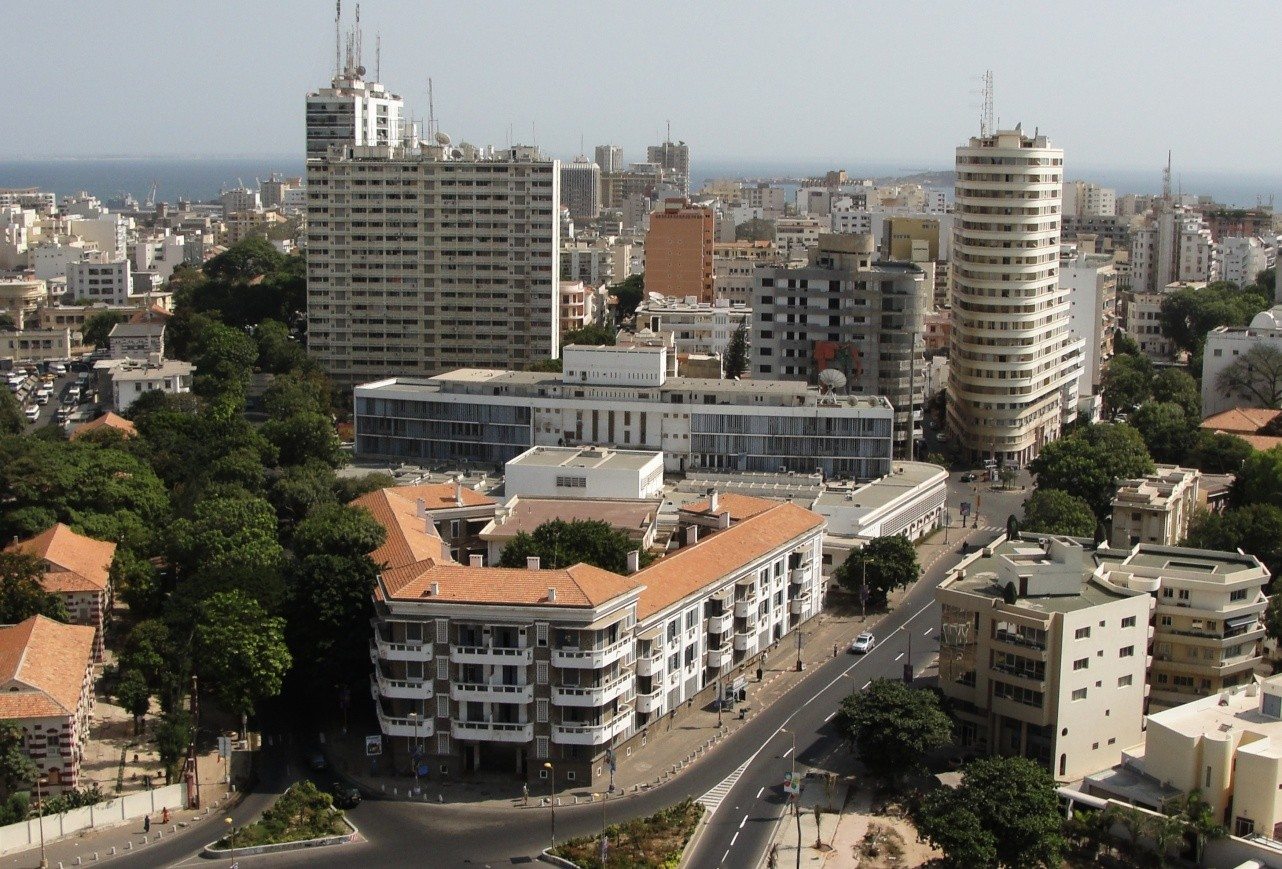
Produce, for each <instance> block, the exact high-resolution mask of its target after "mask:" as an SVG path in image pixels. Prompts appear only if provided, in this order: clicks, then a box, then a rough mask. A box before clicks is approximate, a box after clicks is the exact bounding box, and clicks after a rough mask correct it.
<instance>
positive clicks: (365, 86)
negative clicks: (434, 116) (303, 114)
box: [307, 13, 403, 159]
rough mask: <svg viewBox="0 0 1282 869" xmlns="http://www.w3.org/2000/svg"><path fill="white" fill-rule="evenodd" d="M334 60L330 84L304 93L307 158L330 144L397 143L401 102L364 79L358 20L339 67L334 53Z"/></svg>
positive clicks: (398, 98) (380, 87)
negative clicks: (305, 94)
mask: <svg viewBox="0 0 1282 869" xmlns="http://www.w3.org/2000/svg"><path fill="white" fill-rule="evenodd" d="M358 18H359V13H358ZM335 23H336V24H337V22H335ZM334 61H335V69H334V78H333V80H332V81H331V82H330V86H329V87H327V88H321V89H320V90H318V91H314V92H312V93H309V94H308V95H307V157H308V158H309V159H310V158H312V157H322V156H324V155H325V152H326V150H327V149H328V148H329V146H330V145H394V144H397V143H398V142H399V141H400V138H401V109H402V107H403V101H402V100H401V98H400V97H399V96H397V95H396V94H394V93H390V92H389V91H388V90H387V89H386V88H384V87H383V86H382V85H381V84H379V83H378V82H376V81H366V80H365V67H363V66H361V55H360V31H359V22H358V24H357V28H356V29H353V31H352V33H351V34H350V35H349V37H348V40H347V52H346V60H345V62H344V63H343V65H342V68H338V57H337V56H335V58H334Z"/></svg>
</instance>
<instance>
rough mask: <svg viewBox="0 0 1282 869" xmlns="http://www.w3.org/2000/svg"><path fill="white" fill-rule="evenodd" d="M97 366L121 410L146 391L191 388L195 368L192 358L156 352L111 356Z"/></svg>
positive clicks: (177, 392) (126, 408) (176, 392)
mask: <svg viewBox="0 0 1282 869" xmlns="http://www.w3.org/2000/svg"><path fill="white" fill-rule="evenodd" d="M95 367H96V368H98V370H99V371H101V372H102V373H103V374H104V375H105V377H106V379H107V383H108V389H107V392H108V394H110V395H111V406H112V407H113V408H114V409H115V410H117V411H120V412H121V413H124V412H125V411H126V410H128V409H129V406H130V405H132V404H133V403H134V401H135V400H136V399H137V398H138V397H139V396H141V395H142V394H143V393H144V392H152V391H159V392H164V393H166V394H169V395H177V394H180V393H184V392H191V379H192V374H193V372H195V370H196V366H194V365H192V364H191V363H190V362H182V361H179V360H176V359H170V360H161V359H159V358H157V357H155V356H151V357H149V358H148V359H146V360H135V359H112V360H107V361H105V362H99V363H97V365H96V366H95Z"/></svg>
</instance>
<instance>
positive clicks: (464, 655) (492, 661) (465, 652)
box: [450, 646, 534, 667]
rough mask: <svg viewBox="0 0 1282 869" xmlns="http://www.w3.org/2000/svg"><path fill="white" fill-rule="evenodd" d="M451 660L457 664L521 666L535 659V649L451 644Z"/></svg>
mask: <svg viewBox="0 0 1282 869" xmlns="http://www.w3.org/2000/svg"><path fill="white" fill-rule="evenodd" d="M450 660H451V661H452V662H454V663H455V664H489V665H491V666H495V667H502V666H507V667H511V666H520V665H522V664H529V663H531V662H532V661H533V660H534V650H533V649H528V648H526V649H518V648H513V647H508V646H450Z"/></svg>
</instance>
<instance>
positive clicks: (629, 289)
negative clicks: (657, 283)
mask: <svg viewBox="0 0 1282 869" xmlns="http://www.w3.org/2000/svg"><path fill="white" fill-rule="evenodd" d="M610 295H612V296H614V297H615V298H616V299H618V300H619V319H623V318H624V317H631V316H632V315H633V314H634V313H635V312H636V310H637V306H639V305H640V304H641V300H642V299H644V298H645V275H644V274H635V275H630V276H629V277H626V278H624V279H623V280H622V281H620V282H619V283H617V284H614V285H613V286H611V287H610Z"/></svg>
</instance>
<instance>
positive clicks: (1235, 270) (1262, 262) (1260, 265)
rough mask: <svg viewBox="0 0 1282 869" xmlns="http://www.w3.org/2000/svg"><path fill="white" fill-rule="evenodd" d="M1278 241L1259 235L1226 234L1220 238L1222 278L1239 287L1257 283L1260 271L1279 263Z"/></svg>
mask: <svg viewBox="0 0 1282 869" xmlns="http://www.w3.org/2000/svg"><path fill="white" fill-rule="evenodd" d="M1277 256H1278V249H1277V244H1276V242H1273V243H1270V242H1268V241H1266V240H1265V239H1262V238H1259V237H1257V236H1241V235H1236V236H1233V235H1231V236H1225V237H1224V238H1221V239H1220V278H1219V279H1220V280H1222V281H1232V282H1233V283H1235V284H1237V285H1238V286H1239V287H1245V286H1247V285H1248V284H1253V283H1255V279H1256V277H1257V276H1259V274H1260V272H1262V271H1264V270H1265V269H1271V268H1273V267H1274V266H1275V265H1276V264H1277Z"/></svg>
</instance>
